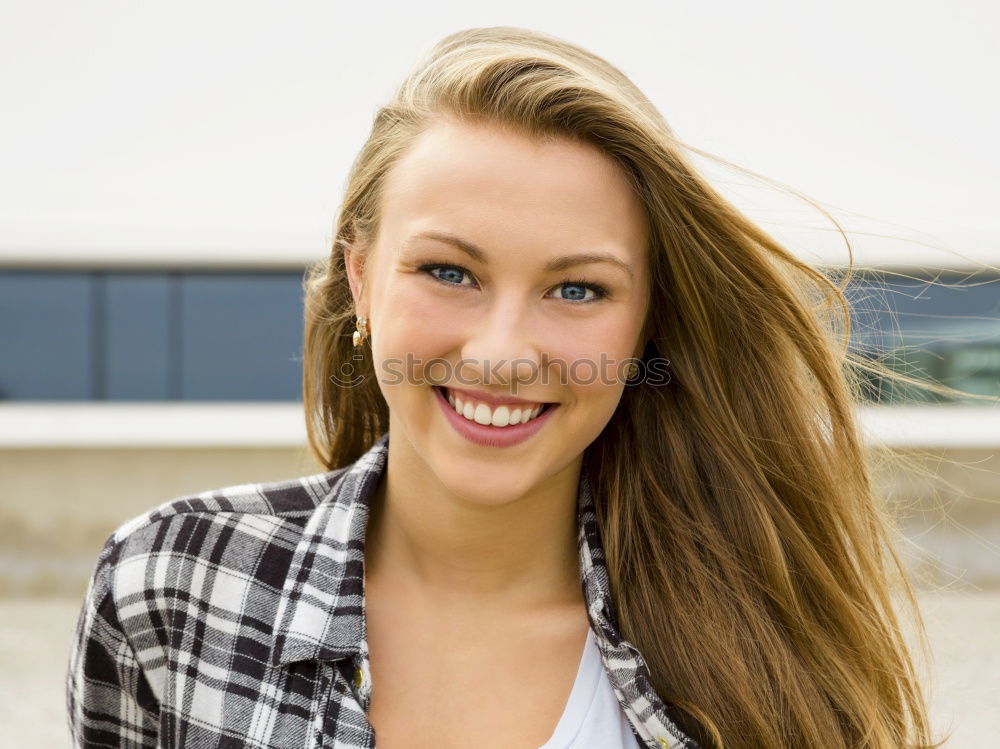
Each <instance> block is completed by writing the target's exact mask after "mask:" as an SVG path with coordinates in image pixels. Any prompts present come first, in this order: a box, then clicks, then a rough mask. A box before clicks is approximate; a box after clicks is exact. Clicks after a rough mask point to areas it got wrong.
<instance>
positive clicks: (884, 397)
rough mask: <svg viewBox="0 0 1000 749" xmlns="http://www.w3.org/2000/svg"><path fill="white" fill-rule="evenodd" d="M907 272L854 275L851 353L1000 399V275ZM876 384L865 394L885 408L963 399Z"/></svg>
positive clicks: (893, 384)
mask: <svg viewBox="0 0 1000 749" xmlns="http://www.w3.org/2000/svg"><path fill="white" fill-rule="evenodd" d="M906 275H908V276H911V277H910V278H902V277H900V276H899V275H897V274H890V273H885V272H882V273H879V272H873V271H868V272H865V273H860V274H855V276H854V278H852V281H851V285H850V287H849V294H848V298H849V301H850V302H851V305H852V309H853V319H852V327H851V345H852V348H853V349H854V350H855V351H858V352H860V353H862V354H864V355H865V356H868V357H870V358H872V359H878V360H880V361H881V362H882V363H884V364H887V365H889V366H890V368H891V369H893V370H895V371H898V372H900V373H903V374H906V375H909V376H911V377H915V378H917V379H929V380H933V381H936V382H940V383H943V384H945V385H948V386H949V387H953V388H956V389H958V390H961V391H963V392H968V393H975V394H981V395H992V396H997V397H1000V278H998V277H996V276H984V275H982V274H978V275H972V274H969V273H964V274H959V273H954V272H951V273H935V274H931V275H927V274H921V275H918V274H916V273H908V274H906ZM870 385H871V388H870V392H868V393H866V394H867V395H868V397H869V398H870V399H871V400H874V401H877V402H881V403H892V402H910V403H912V402H922V401H923V402H949V401H960V400H961V399H960V398H951V397H946V396H942V395H938V394H935V393H928V392H926V391H924V390H922V389H919V388H916V387H913V386H910V385H905V384H904V385H899V384H897V383H889V382H884V381H882V380H881V378H877V379H875V380H873V381H872V382H871V383H870ZM965 402H968V403H982V401H974V400H972V399H965Z"/></svg>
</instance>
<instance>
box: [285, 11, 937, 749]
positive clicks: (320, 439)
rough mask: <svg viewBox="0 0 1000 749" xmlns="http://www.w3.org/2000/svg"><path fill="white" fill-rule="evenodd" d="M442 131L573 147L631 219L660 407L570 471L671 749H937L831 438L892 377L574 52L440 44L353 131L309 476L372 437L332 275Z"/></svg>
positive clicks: (612, 434)
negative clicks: (625, 187)
mask: <svg viewBox="0 0 1000 749" xmlns="http://www.w3.org/2000/svg"><path fill="white" fill-rule="evenodd" d="M442 115H447V116H448V117H452V118H458V120H459V121H466V122H479V123H489V124H493V125H497V126H500V127H505V128H515V129H516V130H517V131H518V132H522V133H524V134H526V135H529V136H532V137H538V138H551V137H564V138H572V139H578V140H580V141H583V142H587V143H590V144H594V145H596V146H598V147H599V148H600V149H601V150H602V151H603V152H604V153H605V154H606V155H607V156H609V157H610V158H611V159H613V160H614V162H615V163H617V164H618V165H619V166H620V167H621V169H622V171H623V173H624V174H625V175H626V176H627V178H628V180H629V183H630V185H631V187H632V188H633V189H634V191H635V194H636V195H637V196H638V197H639V199H640V200H641V202H642V204H643V205H644V208H645V212H646V215H647V217H648V247H649V248H650V253H651V254H650V266H649V267H650V269H651V273H652V282H653V283H652V294H653V297H652V301H651V304H650V305H649V316H648V319H647V320H646V321H645V324H646V328H645V329H646V330H647V331H648V333H649V345H648V346H647V350H646V354H645V357H644V362H648V361H649V359H650V358H651V357H654V356H655V357H663V358H665V359H667V360H668V362H669V373H670V377H669V382H667V383H666V384H664V385H657V386H654V385H651V384H648V383H643V382H642V381H641V379H640V382H639V384H637V385H635V386H631V385H630V386H626V388H625V391H624V393H623V395H622V399H621V402H620V404H619V406H618V408H617V410H616V412H615V413H614V415H613V416H612V418H611V420H610V422H609V423H608V424H607V426H606V428H605V429H604V430H603V432H602V433H601V434H600V435H599V437H598V438H597V439H596V440H595V441H594V442H593V443H592V444H591V445H589V446H588V448H587V449H586V451H585V453H584V460H583V471H584V472H585V475H586V477H587V479H588V481H589V482H590V485H591V487H593V490H594V492H593V493H594V500H595V503H596V512H597V517H598V521H599V524H600V531H601V537H602V541H603V544H604V548H605V554H606V559H607V564H608V570H609V574H610V579H611V583H612V588H613V591H614V598H615V608H616V612H617V617H618V621H619V625H620V628H621V632H622V635H623V636H624V637H625V638H626V639H628V640H629V641H631V642H632V643H633V644H635V645H636V646H637V647H638V648H639V650H640V651H641V652H642V653H643V656H644V657H645V660H646V662H647V665H648V666H649V669H650V681H651V683H652V685H653V687H654V688H655V690H656V691H657V693H658V694H660V696H662V697H663V698H664V700H666V701H667V702H668V703H669V704H672V705H674V706H676V707H677V708H678V711H677V712H678V716H679V718H678V722H679V724H680V726H681V728H683V729H684V730H686V731H687V732H688V734H689V735H690V736H692V737H693V738H695V739H696V740H697V741H698V742H699V743H700V744H701V745H702V746H703V747H705V748H706V749H708V747H726V748H727V749H762V748H769V747H824V749H837V748H839V747H873V748H876V749H899V748H900V747H908V748H910V747H912V748H918V747H919V748H921V749H923V748H925V747H929V746H939V745H940V743H941V742H939V743H938V744H932V743H931V742H932V740H933V739H932V737H931V729H930V726H929V720H928V716H927V710H926V706H925V702H924V696H923V694H922V690H921V686H920V680H919V679H918V673H917V669H916V667H915V661H914V660H913V658H912V655H911V653H910V651H909V649H908V646H907V643H906V642H905V641H904V638H903V634H902V631H901V627H900V624H901V621H902V620H901V619H900V618H899V615H898V613H897V612H896V610H895V609H894V594H896V593H899V594H901V600H902V601H903V602H905V603H907V604H908V606H909V608H908V611H909V612H910V614H911V615H912V617H913V620H914V621H915V622H916V624H917V627H918V628H917V632H918V633H919V635H920V637H921V639H920V640H919V642H920V644H921V646H922V647H923V650H924V652H926V651H927V649H928V648H927V641H926V635H925V633H924V630H923V624H922V621H921V619H920V613H919V608H918V605H917V603H916V598H915V596H914V593H913V590H912V587H911V584H910V583H909V582H908V580H907V576H906V573H905V572H904V568H903V565H902V563H901V561H900V559H899V557H898V556H897V553H896V551H895V550H894V549H893V537H892V531H893V525H892V519H891V517H890V516H889V514H888V512H887V510H886V509H885V508H884V505H883V503H882V502H880V500H879V497H878V495H877V493H876V490H875V489H874V487H873V483H874V482H873V481H872V472H873V470H874V462H873V461H874V458H873V457H872V456H870V455H869V454H868V452H867V451H866V448H865V445H864V444H863V439H862V434H861V432H860V428H859V424H858V423H857V421H856V416H855V410H856V409H855V406H856V403H857V401H858V400H859V399H860V396H859V392H860V389H861V386H862V384H863V380H864V375H865V374H866V373H867V374H871V373H877V374H879V375H881V376H884V377H888V378H894V377H895V378H902V377H903V376H902V375H894V374H893V373H892V372H890V371H889V370H888V369H887V368H880V365H879V363H877V362H869V361H864V360H862V359H860V358H859V357H856V356H855V354H853V353H852V352H850V351H849V350H848V347H847V336H848V334H849V331H850V310H849V305H848V303H847V301H846V298H845V294H844V290H845V288H846V284H847V279H843V283H841V284H838V283H836V282H835V279H834V278H833V275H835V274H826V273H824V272H822V271H821V270H820V269H818V268H815V267H812V266H810V265H809V264H807V263H805V262H803V261H801V260H800V259H798V258H797V257H796V256H795V255H794V254H792V253H791V252H790V251H788V250H787V249H785V248H784V247H783V246H781V245H780V244H779V243H778V242H776V241H775V240H774V239H773V238H772V237H771V236H769V235H768V234H766V233H765V232H764V231H762V230H761V229H760V228H759V227H758V226H757V225H755V224H754V223H753V222H752V221H750V220H749V219H748V218H747V217H746V216H745V215H743V214H742V213H741V212H740V211H738V210H737V209H736V208H735V207H734V206H733V205H732V204H731V203H730V202H728V201H727V200H726V199H725V198H724V197H722V196H721V195H720V194H719V193H718V192H716V191H715V190H714V189H713V188H712V187H711V186H710V185H709V184H708V182H707V181H706V179H705V178H703V177H702V176H701V175H699V173H698V172H697V171H696V170H695V169H694V168H693V166H692V164H691V162H690V161H689V160H688V159H687V157H686V155H685V153H684V151H685V149H686V148H687V147H686V146H684V145H683V144H681V143H680V142H679V141H678V140H677V138H675V136H674V135H673V133H672V131H671V129H670V128H669V127H668V125H667V123H666V122H665V121H664V119H663V117H662V116H661V114H660V113H659V112H658V111H657V110H656V108H655V107H654V106H653V105H652V103H651V102H650V101H649V100H648V99H647V98H646V97H645V96H644V95H643V94H642V93H641V91H640V90H639V89H638V88H637V87H636V86H635V85H634V84H633V83H632V82H631V81H630V80H629V79H628V78H627V77H626V76H625V75H624V74H623V73H621V72H620V71H619V70H618V69H616V68H615V67H613V66H612V65H610V64H609V63H608V62H606V61H605V60H603V59H601V58H600V57H598V56H595V55H593V54H591V53H589V52H587V51H585V50H583V49H581V48H579V47H577V46H575V45H572V44H570V43H567V42H565V41H563V40H560V39H558V38H555V37H553V36H550V35H547V34H543V33H539V32H535V31H530V30H527V29H521V28H514V27H492V28H474V29H467V30H463V31H459V32H456V33H452V34H450V35H448V36H446V37H445V38H443V39H442V40H441V41H439V42H438V43H437V44H436V45H435V46H434V47H433V48H431V49H430V51H429V52H428V53H427V54H425V56H424V57H423V59H421V60H420V62H419V63H418V64H417V66H416V67H415V68H414V70H413V71H412V72H411V73H410V75H409V76H408V77H407V78H406V80H405V81H404V82H403V83H402V85H401V86H400V87H399V89H398V90H397V91H396V93H395V96H394V97H393V98H392V100H391V101H390V102H389V103H388V104H386V105H385V106H382V107H381V108H380V109H379V110H378V112H377V114H376V115H375V118H374V123H373V126H372V130H371V133H370V135H369V137H368V139H367V141H366V142H365V143H364V145H363V147H362V149H361V151H360V153H359V155H358V156H357V158H356V160H355V161H354V163H353V165H352V168H351V170H350V174H349V177H348V182H347V186H346V191H345V196H344V200H343V203H342V205H341V208H340V212H339V215H338V217H337V219H336V223H335V235H334V238H333V246H332V250H331V253H330V255H329V257H328V258H326V259H324V260H323V261H321V262H318V263H316V264H315V265H314V266H312V267H311V268H310V270H309V274H308V277H307V278H306V279H305V290H306V313H305V348H304V375H303V385H304V392H303V401H304V407H305V414H306V422H307V431H308V437H309V446H310V450H311V451H312V452H313V454H314V455H315V456H316V457H317V458H318V459H319V461H320V462H321V464H323V465H324V466H326V467H327V468H328V469H333V468H336V467H340V466H343V465H346V464H348V463H350V462H352V461H354V460H355V459H357V458H358V457H359V456H360V455H361V454H362V453H363V452H364V451H365V450H366V449H368V448H369V447H370V446H371V445H372V444H373V442H374V441H375V440H376V439H377V438H378V437H379V436H380V435H381V434H382V433H384V432H385V431H386V430H387V429H388V427H389V418H388V417H389V413H388V406H387V404H386V402H385V400H384V398H383V397H382V395H381V392H380V390H379V388H378V382H377V379H376V377H375V372H374V366H373V363H372V361H371V357H370V356H367V357H361V358H360V359H359V358H356V357H355V350H354V347H353V345H352V342H351V334H352V332H353V319H354V317H353V313H354V309H353V299H352V296H351V292H350V288H349V284H348V280H347V273H346V269H345V265H344V257H343V253H344V248H345V247H346V246H350V247H351V248H352V249H353V251H355V252H359V253H361V254H362V255H363V251H364V248H365V246H366V242H365V240H366V239H367V238H371V237H374V236H376V235H377V232H378V226H379V216H380V214H379V210H380V198H381V191H382V185H383V183H384V180H385V178H386V175H387V173H388V172H389V170H390V169H391V168H392V167H393V165H394V164H395V163H396V162H397V160H398V159H399V158H400V156H401V155H402V154H403V153H404V152H405V151H406V150H407V148H408V147H409V146H410V144H411V143H412V142H413V141H414V139H415V138H416V137H417V136H418V135H420V134H421V133H422V132H423V131H425V130H426V129H427V128H428V127H429V126H430V125H431V124H432V123H433V122H434V120H435V119H436V118H438V117H440V116H442ZM689 150H694V149H689ZM810 202H811V201H810ZM817 207H818V206H817ZM820 210H822V209H820ZM824 213H825V211H824ZM827 215H828V214H827ZM828 217H829V215H828ZM830 218H831V220H832V217H830ZM835 223H836V222H835ZM838 228H839V224H838ZM842 233H843V232H842ZM845 239H846V235H845ZM848 247H850V243H849V242H848ZM849 267H850V266H849ZM849 275H850V273H849V272H848V277H849ZM352 376H353V377H356V378H357V380H358V381H359V382H358V384H353V383H351V386H349V387H345V380H350V378H351V377H352Z"/></svg>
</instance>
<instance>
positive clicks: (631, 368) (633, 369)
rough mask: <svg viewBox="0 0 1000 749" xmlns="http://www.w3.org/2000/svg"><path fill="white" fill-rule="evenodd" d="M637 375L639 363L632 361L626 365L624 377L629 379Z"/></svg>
mask: <svg viewBox="0 0 1000 749" xmlns="http://www.w3.org/2000/svg"><path fill="white" fill-rule="evenodd" d="M638 375H639V365H638V364H636V363H635V362H632V363H631V364H629V365H628V370H626V377H628V379H630V380H634V379H635V378H636V377H637V376H638Z"/></svg>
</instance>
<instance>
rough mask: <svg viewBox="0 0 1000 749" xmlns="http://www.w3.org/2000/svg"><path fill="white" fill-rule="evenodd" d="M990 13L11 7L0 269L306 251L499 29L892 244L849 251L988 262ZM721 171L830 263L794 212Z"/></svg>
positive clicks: (650, 5) (728, 5) (875, 257)
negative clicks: (431, 59) (625, 85)
mask: <svg viewBox="0 0 1000 749" xmlns="http://www.w3.org/2000/svg"><path fill="white" fill-rule="evenodd" d="M998 20H1000V12H998V10H997V6H996V4H995V3H987V2H986V1H985V0H976V1H972V0H957V1H956V2H952V3H948V4H941V3H927V2H913V0H909V1H908V2H903V0H881V1H880V2H871V1H870V0H869V1H867V2H859V1H858V0H846V1H841V2H838V3H822V4H821V3H803V2H801V0H798V1H785V0H781V1H780V2H776V1H770V2H755V3H747V2H737V1H735V0H730V1H728V2H714V3H706V2H695V1H685V2H662V1H661V2H632V3H625V4H624V5H622V6H619V7H614V6H612V5H610V4H608V3H606V2H600V3H597V2H580V0H576V1H575V2H565V1H559V2H547V3H538V2H536V1H532V2H524V1H523V0H513V1H508V2H504V3H485V2H464V3H458V2H444V1H443V0H425V2H421V3H388V4H387V3H338V2H333V1H332V0H324V1H322V2H319V1H317V0H311V1H307V0H296V2H293V3H286V2H277V1H273V0H269V1H267V2H265V1H263V0H239V2H235V1H233V0H225V1H223V0H213V1H212V2H207V3H206V2H192V1H191V0H172V1H171V2H135V1H134V0H127V1H126V0H119V1H113V0H90V1H89V2H86V3H78V2H70V0H35V1H34V2H31V3H19V4H8V6H7V7H6V8H5V11H4V13H3V20H2V22H0V96H2V101H3V109H4V114H3V116H2V117H0V143H2V144H3V145H2V146H0V148H2V151H0V264H3V263H6V264H12V263H17V262H42V261H45V260H46V259H47V260H49V261H54V262H62V261H65V260H68V259H77V260H79V259H91V260H95V259H104V260H107V261H113V260H114V259H116V258H117V259H129V260H138V261H141V260H144V259H145V260H149V261H155V260H162V259H174V260H179V261H182V262H197V261H212V262H215V261H216V260H218V259H220V258H221V259H228V260H232V261H246V260H251V261H252V260H254V259H257V260H262V261H266V262H269V263H272V264H273V263H275V262H279V263H280V262H285V263H291V264H296V263H301V262H304V261H308V260H310V259H313V258H315V257H317V256H320V255H322V254H323V253H324V252H325V250H326V247H327V244H328V242H329V238H330V237H329V235H330V233H331V225H332V219H333V213H334V210H335V206H336V205H337V202H338V199H339V197H340V192H341V190H342V187H343V181H344V178H345V175H346V172H347V169H348V166H349V164H350V162H351V160H352V159H353V157H354V155H355V153H356V151H357V149H358V147H359V146H360V144H361V142H362V139H363V137H364V136H365V134H366V133H367V131H368V127H369V124H370V120H371V116H372V114H373V113H374V110H375V108H376V107H377V106H378V105H379V104H380V103H382V102H384V101H385V100H386V99H387V98H388V97H389V95H390V94H391V92H392V90H393V88H394V87H395V85H396V84H397V83H398V82H399V80H400V79H401V78H402V76H403V75H404V74H405V72H406V71H407V69H408V68H409V67H410V65H412V64H413V62H414V61H415V60H416V59H417V57H418V55H419V54H420V53H421V52H422V51H424V50H425V49H426V48H427V47H429V46H430V45H431V44H432V43H433V42H435V41H436V40H437V39H438V38H440V37H441V36H443V35H444V34H446V33H450V32H452V31H455V30H457V29H460V28H464V27H469V26H486V25H497V24H502V25H516V26H527V27H530V28H535V29H539V30H543V31H548V32H550V33H553V34H556V35H558V36H562V37H564V38H566V39H569V40H572V41H575V42H578V43H580V44H582V45H584V46H586V47H588V48H589V49H591V50H593V51H595V52H597V53H598V54H601V55H603V56H604V57H606V58H607V59H608V60H610V61H611V62H612V63H614V64H616V65H618V66H619V67H621V68H622V69H623V70H624V71H625V72H626V74H628V75H630V76H631V77H632V78H633V79H634V80H635V81H636V82H637V83H638V84H639V85H640V86H641V87H642V88H643V89H644V90H645V91H646V92H647V93H648V94H649V96H650V97H651V98H652V99H653V101H654V102H655V103H656V104H657V106H658V107H659V108H660V109H661V111H663V113H664V114H665V116H666V118H667V120H668V122H669V123H670V124H671V125H672V127H673V128H674V129H675V130H676V132H677V133H678V135H679V136H680V137H681V138H682V139H684V140H685V141H687V142H688V143H689V144H691V145H693V146H695V147H698V148H702V149H706V150H708V151H711V152H713V153H716V154H719V155H721V156H723V157H725V158H727V159H730V160H733V161H735V162H737V163H739V164H741V165H743V166H746V167H748V168H750V169H753V170H755V171H758V172H761V173H763V174H765V175H767V176H769V177H771V178H774V179H777V180H780V181H781V182H783V183H786V184H788V185H791V186H793V187H795V188H798V189H801V190H804V191H805V192H806V193H808V194H809V195H811V196H812V197H814V198H816V199H818V200H820V201H822V202H824V203H825V204H829V205H832V206H836V207H837V208H839V209H841V211H842V212H841V213H838V216H839V217H840V218H842V219H844V220H845V221H846V222H847V226H848V228H849V229H853V230H854V231H857V232H875V233H891V234H894V235H896V236H901V237H904V238H908V241H903V242H901V241H899V240H893V239H877V238H872V237H866V236H854V237H853V239H854V241H855V242H856V245H855V247H856V250H857V251H858V252H859V257H858V258H857V259H860V260H861V261H862V262H879V261H891V260H895V261H906V262H919V263H921V264H947V263H949V262H958V259H957V258H955V257H954V256H952V255H948V254H946V253H942V252H940V251H936V252H932V251H931V250H930V249H929V248H922V247H920V246H919V245H917V244H915V242H917V241H919V242H927V243H930V244H938V245H944V246H945V247H947V248H949V249H950V250H953V251H955V252H960V253H962V254H965V255H970V256H974V257H977V258H981V259H982V258H991V259H993V260H994V261H996V260H997V258H1000V219H998V218H997V216H998V212H997V210H996V199H997V197H998V195H997V192H998V191H997V177H996V175H997V174H998V172H1000V142H998V139H997V137H996V133H997V132H998V131H1000V111H998V105H997V103H996V102H997V97H996V96H995V94H994V93H992V92H993V89H994V87H995V78H996V71H997V70H1000V52H998V46H1000V45H997V44H996V41H995V29H996V27H997V21H998ZM712 178H713V179H718V180H719V182H720V187H722V188H723V189H724V190H725V191H729V192H731V194H732V195H733V197H734V198H736V199H738V200H741V201H744V202H745V203H746V204H745V207H746V208H747V209H748V210H750V211H751V213H753V214H754V215H755V217H757V218H758V219H759V220H761V221H769V220H776V221H779V222H781V223H780V225H771V224H768V225H767V228H769V229H771V230H772V231H774V232H775V233H776V234H777V235H778V236H779V237H780V238H783V239H786V241H789V242H790V243H791V244H792V245H793V246H794V248H795V249H797V250H798V251H800V252H801V253H802V254H803V255H804V256H806V257H810V258H814V259H817V260H826V261H829V262H837V261H846V259H847V256H846V251H845V250H844V248H843V246H842V244H839V243H838V240H837V238H836V237H835V236H831V234H830V231H829V229H830V228H831V227H830V225H829V224H824V223H823V221H822V219H821V217H820V216H819V214H817V213H815V212H814V211H813V210H812V209H810V208H808V206H806V205H805V204H802V203H792V202H789V201H787V200H781V201H780V202H779V201H778V200H777V198H776V197H775V196H772V197H768V196H767V195H763V194H760V192H759V191H756V192H754V193H753V194H751V195H749V196H748V197H746V196H742V195H741V192H740V191H741V188H739V187H738V185H737V184H729V183H723V180H728V181H730V182H732V181H734V180H735V182H739V181H743V180H742V178H738V179H737V175H733V174H730V175H728V176H725V175H718V176H716V175H715V174H714V173H713V175H712ZM743 204H744V203H743V202H741V205H743ZM779 209H780V210H779ZM754 212H756V213H754ZM848 212H857V213H860V214H864V215H866V216H870V217H874V218H875V219H876V221H875V222H872V221H869V220H862V219H861V218H859V217H857V216H854V217H852V215H851V214H850V213H848ZM789 222H797V223H800V224H801V223H806V224H810V225H813V226H820V227H824V229H823V230H822V231H811V232H806V233H803V232H802V231H801V230H797V229H794V228H793V227H790V226H788V224H789ZM998 264H1000V263H998Z"/></svg>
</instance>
